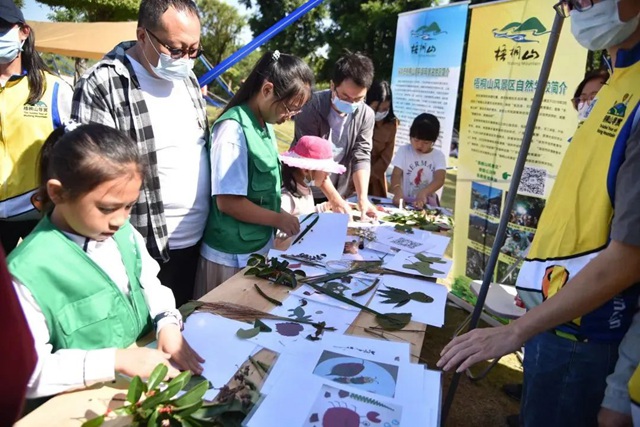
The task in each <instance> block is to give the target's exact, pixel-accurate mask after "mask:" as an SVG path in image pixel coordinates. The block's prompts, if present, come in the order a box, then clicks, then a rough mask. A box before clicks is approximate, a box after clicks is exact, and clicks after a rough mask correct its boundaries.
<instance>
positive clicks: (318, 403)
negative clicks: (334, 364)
mask: <svg viewBox="0 0 640 427" xmlns="http://www.w3.org/2000/svg"><path fill="white" fill-rule="evenodd" d="M401 416H402V407H401V406H398V405H395V404H393V403H383V402H381V401H380V400H378V399H372V398H369V397H366V396H362V395H359V394H355V393H351V392H348V391H346V390H341V389H338V388H335V387H331V386H329V385H323V386H322V388H321V389H320V390H319V392H318V395H317V397H316V400H315V402H314V404H313V406H312V408H311V411H310V413H309V415H308V416H307V420H306V422H305V424H304V426H305V427H320V426H341V427H342V426H344V427H360V426H368V425H371V426H374V425H375V426H378V425H379V426H390V427H391V426H394V427H395V426H400V425H401Z"/></svg>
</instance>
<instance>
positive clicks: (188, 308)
mask: <svg viewBox="0 0 640 427" xmlns="http://www.w3.org/2000/svg"><path fill="white" fill-rule="evenodd" d="M201 305H202V302H200V301H189V302H187V303H185V304H182V306H180V308H179V311H180V314H181V315H182V320H183V321H185V320H187V317H189V316H190V315H191V314H192V313H193V312H194V311H196V310H197V309H198V308H200V306H201Z"/></svg>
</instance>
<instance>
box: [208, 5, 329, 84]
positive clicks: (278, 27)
mask: <svg viewBox="0 0 640 427" xmlns="http://www.w3.org/2000/svg"><path fill="white" fill-rule="evenodd" d="M323 1H324V0H309V1H308V2H306V3H305V4H303V5H302V6H300V7H299V8H297V9H296V10H294V11H293V12H291V13H290V14H288V15H287V16H285V17H284V18H282V19H281V20H280V21H278V22H276V23H275V24H273V25H272V26H271V27H269V28H268V29H267V30H265V31H264V32H263V33H262V34H260V35H259V36H258V37H256V38H254V39H253V40H251V41H250V42H249V43H247V44H246V45H244V46H243V47H242V48H240V49H239V50H238V51H236V52H235V53H234V54H232V55H231V56H229V57H228V58H226V59H225V60H224V61H222V62H221V63H219V64H218V65H216V66H215V67H214V68H213V70H210V71H207V72H206V73H205V74H203V75H202V76H201V77H200V78H199V79H198V82H199V83H200V86H203V85H206V84H209V83H210V82H211V81H212V80H213V79H215V78H216V77H218V76H220V75H222V73H224V72H225V71H227V70H228V69H229V68H231V67H233V66H234V65H235V64H237V63H238V62H240V61H241V60H242V59H243V58H244V57H245V56H247V55H248V54H249V53H251V52H253V51H254V50H255V49H257V48H258V47H260V46H262V45H263V44H265V43H266V42H268V41H269V40H271V39H272V38H273V37H274V36H276V35H277V34H278V33H280V32H281V31H282V30H284V29H285V28H287V27H288V26H289V25H291V24H292V23H293V22H294V21H297V20H298V19H300V18H301V17H302V16H303V15H304V14H306V13H307V12H309V11H310V10H311V9H313V8H315V7H316V6H318V5H319V4H320V3H322V2H323Z"/></svg>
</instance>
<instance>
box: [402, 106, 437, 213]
mask: <svg viewBox="0 0 640 427" xmlns="http://www.w3.org/2000/svg"><path fill="white" fill-rule="evenodd" d="M439 134H440V122H439V121H438V118H437V117H436V116H434V115H433V114H428V113H423V114H420V115H419V116H418V117H416V118H415V119H414V120H413V123H412V124H411V128H410V130H409V137H410V138H411V144H409V145H404V146H402V147H400V148H398V150H397V151H396V155H395V156H394V158H393V161H392V162H391V164H392V165H393V173H392V174H391V193H393V195H394V197H393V203H394V204H395V205H396V206H398V205H399V204H400V200H401V199H404V202H405V203H411V204H413V205H414V206H415V207H416V208H418V209H422V208H423V207H425V205H427V204H428V205H430V206H439V205H440V203H439V202H438V197H437V195H436V191H438V190H439V189H440V188H442V186H443V185H444V179H445V174H446V169H447V160H446V158H445V156H444V154H443V153H442V151H440V150H438V149H437V148H434V145H435V142H436V140H437V139H438V135H439Z"/></svg>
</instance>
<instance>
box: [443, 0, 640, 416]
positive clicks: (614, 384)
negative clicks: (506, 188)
mask: <svg viewBox="0 0 640 427" xmlns="http://www.w3.org/2000/svg"><path fill="white" fill-rule="evenodd" d="M555 8H556V11H557V12H558V13H559V14H561V16H563V17H569V16H570V17H571V30H572V32H573V34H574V36H575V38H576V39H577V40H578V42H579V43H580V44H582V45H583V46H584V47H586V48H587V49H590V50H600V49H605V48H606V49H607V50H608V52H609V55H610V56H611V58H612V61H613V64H612V65H613V70H612V75H611V78H610V80H609V81H608V82H607V84H606V85H605V86H604V87H603V88H602V89H601V90H600V91H599V92H598V94H597V95H596V97H595V99H594V100H593V101H592V103H591V106H590V107H591V111H590V114H589V116H588V118H587V119H586V120H585V121H584V122H583V123H582V125H581V126H580V128H579V129H578V130H577V131H576V133H575V135H574V137H573V139H572V142H571V144H570V146H569V148H568V150H567V152H566V154H565V156H564V159H563V162H562V165H561V167H560V170H559V171H558V176H557V179H556V182H555V185H554V186H553V190H552V192H551V195H550V197H549V199H548V201H547V205H546V207H545V210H544V212H543V214H542V216H541V218H540V222H539V225H538V230H537V233H536V235H535V238H534V240H533V243H532V246H531V249H530V252H529V254H528V257H527V259H526V260H525V262H524V264H523V266H522V268H521V270H520V274H519V276H518V280H517V288H518V293H519V295H520V297H521V298H522V300H523V301H524V303H525V305H526V306H527V309H528V312H527V314H525V315H524V316H522V317H521V318H520V319H518V320H515V321H513V322H512V323H510V324H509V325H506V326H502V327H498V328H485V329H476V330H474V331H471V332H469V333H467V334H465V335H462V336H459V337H457V338H455V339H454V340H453V341H451V342H450V343H449V344H448V345H447V346H445V348H444V349H443V351H442V353H441V359H440V360H439V361H438V363H437V365H438V366H439V367H441V368H443V369H445V370H451V369H454V368H457V370H458V371H459V372H460V371H463V370H465V369H466V368H468V367H469V366H471V365H473V364H474V363H477V362H479V361H481V360H487V359H491V358H494V357H499V356H502V355H504V354H508V353H510V352H513V351H516V350H518V349H519V348H521V347H522V345H523V344H524V345H525V353H524V354H525V356H524V389H523V396H522V404H521V424H522V425H524V426H525V427H530V426H536V427H537V426H545V427H554V426H563V427H566V426H580V427H585V426H596V425H598V422H600V423H601V424H600V425H603V426H604V425H624V423H625V422H628V419H629V417H628V415H627V414H625V413H623V412H621V411H625V412H629V410H628V409H627V410H625V409H624V408H623V407H620V405H618V403H619V402H621V401H622V402H623V404H624V403H626V406H627V407H628V406H629V403H628V402H629V398H628V395H627V396H626V397H621V396H620V393H621V391H620V389H623V390H624V389H626V384H627V383H628V381H629V378H630V376H631V373H632V372H633V369H634V368H635V366H637V365H638V359H640V351H635V352H633V351H632V352H631V353H632V354H631V355H630V356H632V357H633V358H635V359H636V360H635V364H634V363H633V361H632V360H631V361H630V360H628V358H627V357H622V356H621V357H620V361H619V362H618V363H617V364H616V361H617V359H618V347H619V346H620V351H621V355H622V353H623V350H625V349H626V348H627V347H628V346H629V345H630V344H629V342H630V341H634V340H628V339H626V338H625V340H624V341H622V339H623V337H624V336H625V334H628V332H627V331H628V330H629V327H630V325H631V322H632V319H633V316H634V314H635V313H636V312H637V308H638V294H639V293H640V292H639V291H640V287H639V286H638V285H637V283H639V282H640V206H638V200H640V186H639V185H638V180H639V178H640V177H639V176H638V171H639V170H640V126H639V125H638V122H639V121H640V113H638V105H639V102H638V101H639V100H640V84H638V82H640V26H639V25H638V23H639V21H640V1H638V0H564V1H560V2H559V3H557V4H556V5H555ZM621 104H623V105H624V108H623V107H622V106H621ZM635 323H636V322H634V324H635ZM639 324H640V323H639ZM629 332H631V330H629ZM621 341H622V344H621ZM635 341H637V340H635ZM630 364H631V365H632V366H633V368H631V369H628V366H629V365H630ZM614 369H615V372H614ZM612 372H613V374H612ZM605 389H606V393H605ZM624 394H626V393H624ZM601 405H602V410H600V407H601ZM599 412H600V413H599ZM625 419H626V420H627V421H625Z"/></svg>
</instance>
